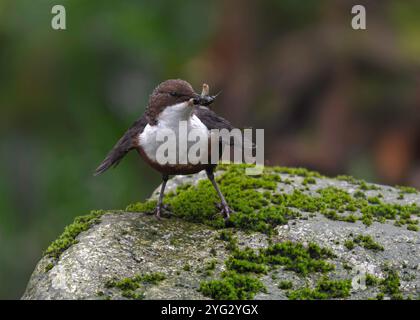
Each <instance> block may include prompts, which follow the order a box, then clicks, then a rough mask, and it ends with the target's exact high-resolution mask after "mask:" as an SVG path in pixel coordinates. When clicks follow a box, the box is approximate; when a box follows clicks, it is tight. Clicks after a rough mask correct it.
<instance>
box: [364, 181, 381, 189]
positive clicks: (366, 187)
mask: <svg viewBox="0 0 420 320" xmlns="http://www.w3.org/2000/svg"><path fill="white" fill-rule="evenodd" d="M359 187H360V190H363V191H368V190H379V189H380V188H379V187H377V186H375V185H373V184H368V183H366V182H365V181H363V180H362V181H360V182H359Z"/></svg>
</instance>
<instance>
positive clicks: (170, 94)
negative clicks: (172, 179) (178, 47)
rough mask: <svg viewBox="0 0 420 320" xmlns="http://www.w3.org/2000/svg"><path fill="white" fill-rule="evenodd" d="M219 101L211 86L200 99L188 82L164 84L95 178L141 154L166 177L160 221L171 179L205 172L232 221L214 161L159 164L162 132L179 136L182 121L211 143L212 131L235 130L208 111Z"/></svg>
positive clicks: (150, 99)
mask: <svg viewBox="0 0 420 320" xmlns="http://www.w3.org/2000/svg"><path fill="white" fill-rule="evenodd" d="M205 91H207V94H204V92H205ZM215 98H216V96H209V95H208V86H207V87H206V85H203V94H201V95H199V94H197V93H195V92H194V89H193V88H192V86H191V85H190V84H189V83H188V82H186V81H184V80H180V79H171V80H166V81H164V82H162V83H161V84H159V85H158V86H157V87H156V88H155V89H154V90H153V93H152V94H151V95H150V98H149V103H148V106H147V108H146V111H145V113H144V114H143V116H142V117H141V118H139V119H138V120H137V121H136V122H134V124H133V125H132V126H131V127H130V128H129V129H128V130H127V131H126V132H125V133H124V135H123V136H122V138H121V139H120V140H119V141H118V142H117V143H116V145H115V146H114V148H113V149H112V150H111V151H110V152H109V153H108V155H107V156H106V158H105V159H104V160H103V162H102V163H101V164H100V165H99V167H98V168H97V169H96V171H95V174H94V175H95V176H96V175H99V174H101V173H103V172H105V171H106V170H108V169H109V168H110V167H112V166H114V167H115V166H117V165H118V164H119V162H120V161H121V160H122V158H124V156H125V155H126V154H127V153H128V152H129V151H131V150H137V152H138V153H139V155H140V157H141V158H143V159H144V160H145V161H146V162H147V163H148V164H149V165H150V166H151V167H152V168H154V169H155V170H157V171H158V172H160V173H161V174H162V185H161V190H160V194H159V200H158V203H157V206H156V209H155V211H154V213H155V215H156V217H157V218H158V219H160V215H161V212H162V210H163V209H165V208H164V206H163V195H164V192H165V186H166V182H167V181H168V178H169V176H170V175H186V174H193V173H197V172H199V171H202V170H205V171H206V173H207V177H208V179H209V180H210V181H211V183H212V184H213V187H214V188H215V190H216V192H217V194H218V195H219V198H220V200H221V204H220V206H219V207H220V209H221V214H222V215H223V216H224V217H225V219H228V218H229V215H230V214H231V213H232V210H231V209H230V208H229V206H228V204H227V202H226V200H225V197H224V196H223V194H222V192H221V191H220V188H219V186H218V185H217V183H216V181H215V179H214V174H213V172H214V169H215V167H216V164H211V163H210V161H209V163H207V164H205V163H198V164H193V163H191V162H189V161H186V163H176V164H169V163H168V164H160V163H159V162H158V161H157V160H156V152H157V149H158V148H159V146H160V145H161V144H162V143H163V142H158V141H157V134H158V132H159V131H161V130H165V129H171V130H173V132H178V131H179V129H178V128H179V122H180V121H186V123H187V126H186V127H187V130H188V132H189V131H190V130H192V129H195V130H198V131H199V132H200V134H203V135H204V136H207V137H208V139H210V138H211V136H210V130H211V129H228V130H229V131H230V130H232V129H233V128H234V127H233V126H232V125H231V124H230V123H229V121H227V120H226V119H224V118H222V117H220V116H218V115H217V114H216V113H215V112H213V111H212V110H210V109H209V108H208V106H209V105H210V104H211V103H213V101H214V100H215ZM189 147H190V145H189V146H188V148H189ZM220 147H221V146H220Z"/></svg>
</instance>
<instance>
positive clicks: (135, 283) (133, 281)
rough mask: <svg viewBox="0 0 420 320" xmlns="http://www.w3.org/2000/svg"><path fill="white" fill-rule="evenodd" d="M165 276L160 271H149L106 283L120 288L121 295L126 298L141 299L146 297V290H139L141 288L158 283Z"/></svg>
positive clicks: (109, 286)
mask: <svg viewBox="0 0 420 320" xmlns="http://www.w3.org/2000/svg"><path fill="white" fill-rule="evenodd" d="M165 278H166V277H165V275H164V274H163V273H160V272H154V273H147V274H144V275H136V276H134V277H130V278H124V279H121V280H109V281H107V282H106V283H105V287H106V288H108V289H112V288H116V289H119V290H120V291H121V295H122V296H123V297H125V298H128V299H137V300H141V299H143V298H144V292H141V291H139V289H142V288H143V286H144V285H147V284H158V283H159V282H161V281H162V280H164V279H165Z"/></svg>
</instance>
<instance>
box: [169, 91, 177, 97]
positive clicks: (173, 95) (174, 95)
mask: <svg viewBox="0 0 420 320" xmlns="http://www.w3.org/2000/svg"><path fill="white" fill-rule="evenodd" d="M169 94H170V95H171V96H172V97H179V94H178V93H176V92H175V91H171V92H169Z"/></svg>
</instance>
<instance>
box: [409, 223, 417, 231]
mask: <svg viewBox="0 0 420 320" xmlns="http://www.w3.org/2000/svg"><path fill="white" fill-rule="evenodd" d="M407 230H411V231H419V227H418V226H416V225H415V224H409V225H407Z"/></svg>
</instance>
